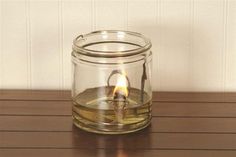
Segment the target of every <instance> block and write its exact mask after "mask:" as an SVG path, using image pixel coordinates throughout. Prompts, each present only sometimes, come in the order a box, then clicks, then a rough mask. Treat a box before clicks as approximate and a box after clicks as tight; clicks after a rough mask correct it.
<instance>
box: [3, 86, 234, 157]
mask: <svg viewBox="0 0 236 157" xmlns="http://www.w3.org/2000/svg"><path fill="white" fill-rule="evenodd" d="M75 156H79V157H93V156H98V157H113V156H114V157H144V156H147V157H235V156H236V93H176V92H175V93H171V92H162V93H154V98H153V119H152V124H151V126H150V127H148V128H146V129H144V130H142V131H139V132H137V133H132V134H126V135H98V134H92V133H87V132H84V131H81V130H79V129H77V128H75V127H74V126H73V125H72V119H71V101H70V93H69V91H24V90H2V91H0V157H75Z"/></svg>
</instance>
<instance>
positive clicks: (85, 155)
mask: <svg viewBox="0 0 236 157" xmlns="http://www.w3.org/2000/svg"><path fill="white" fill-rule="evenodd" d="M0 156H2V157H22V156H24V157H42V156H43V157H78V156H81V157H93V156H97V157H119V156H122V157H123V156H124V157H130V156H135V157H144V156H147V157H185V156H186V157H223V156H225V157H235V156H236V151H223V150H221V151H217V150H153V149H149V150H133V149H117V150H114V149H1V150H0Z"/></svg>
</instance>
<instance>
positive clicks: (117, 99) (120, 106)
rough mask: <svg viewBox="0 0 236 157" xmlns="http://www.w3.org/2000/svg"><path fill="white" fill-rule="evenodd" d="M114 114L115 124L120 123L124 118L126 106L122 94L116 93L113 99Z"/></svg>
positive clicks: (124, 97)
mask: <svg viewBox="0 0 236 157" xmlns="http://www.w3.org/2000/svg"><path fill="white" fill-rule="evenodd" d="M113 100H114V101H113V106H114V112H115V114H116V120H115V121H116V122H119V123H122V121H123V118H124V108H125V105H126V96H125V95H124V93H123V92H121V91H117V92H115V93H114V97H113Z"/></svg>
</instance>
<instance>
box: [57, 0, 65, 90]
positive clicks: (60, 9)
mask: <svg viewBox="0 0 236 157" xmlns="http://www.w3.org/2000/svg"><path fill="white" fill-rule="evenodd" d="M58 34H59V35H58V38H59V39H58V42H59V63H60V65H59V70H60V72H59V75H60V76H59V78H60V86H59V87H60V89H63V88H65V82H64V80H65V79H64V60H63V41H64V40H63V0H58Z"/></svg>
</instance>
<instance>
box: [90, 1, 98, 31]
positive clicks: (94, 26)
mask: <svg viewBox="0 0 236 157" xmlns="http://www.w3.org/2000/svg"><path fill="white" fill-rule="evenodd" d="M91 11H92V25H93V27H92V30H93V31H95V30H96V29H97V26H96V25H97V22H96V13H97V12H96V0H92V9H91Z"/></svg>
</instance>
